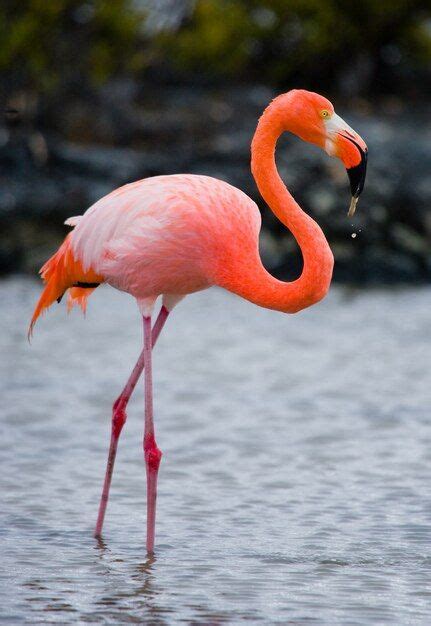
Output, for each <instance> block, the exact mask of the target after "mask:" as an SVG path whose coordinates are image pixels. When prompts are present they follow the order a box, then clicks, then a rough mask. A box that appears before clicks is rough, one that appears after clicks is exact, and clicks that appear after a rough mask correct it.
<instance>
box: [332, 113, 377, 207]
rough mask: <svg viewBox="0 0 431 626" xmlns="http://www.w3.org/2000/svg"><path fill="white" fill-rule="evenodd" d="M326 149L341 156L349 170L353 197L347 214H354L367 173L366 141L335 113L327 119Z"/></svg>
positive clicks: (334, 154)
mask: <svg viewBox="0 0 431 626" xmlns="http://www.w3.org/2000/svg"><path fill="white" fill-rule="evenodd" d="M325 127H326V143H325V150H326V152H327V153H328V154H330V155H331V156H337V157H338V158H340V159H341V160H342V161H343V163H344V166H345V168H346V170H347V175H348V177H349V181H350V190H351V193H352V199H351V202H350V207H349V211H348V213H347V215H348V216H349V217H351V216H352V215H354V213H355V210H356V205H357V204H358V200H359V196H360V195H361V193H362V191H363V189H364V185H365V176H366V174H367V158H368V148H367V145H366V143H365V141H364V140H363V139H362V137H360V136H359V135H358V133H356V132H355V131H354V130H353V128H351V127H350V126H349V125H348V124H346V122H345V121H344V120H343V119H342V118H341V117H340V116H339V115H336V114H335V113H334V114H333V115H332V116H331V118H329V119H328V120H326V121H325Z"/></svg>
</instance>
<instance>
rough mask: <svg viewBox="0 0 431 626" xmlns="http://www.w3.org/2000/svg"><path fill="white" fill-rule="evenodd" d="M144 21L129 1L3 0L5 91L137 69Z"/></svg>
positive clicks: (0, 39)
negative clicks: (8, 86)
mask: <svg viewBox="0 0 431 626" xmlns="http://www.w3.org/2000/svg"><path fill="white" fill-rule="evenodd" d="M144 20H145V14H144V13H143V12H142V11H139V10H138V9H137V8H136V4H135V3H134V2H133V0H112V1H104V0H92V1H88V2H82V0H81V1H79V0H54V1H52V0H19V1H18V2H17V0H3V2H2V8H1V10H0V72H2V73H3V76H4V78H6V80H7V81H8V82H9V84H10V85H11V87H17V88H22V87H23V86H25V87H30V88H35V89H36V90H37V91H47V92H50V91H52V90H53V89H55V88H58V87H61V88H62V89H63V88H64V87H65V86H67V87H69V88H73V87H75V88H76V85H77V84H82V85H85V84H97V83H100V82H103V81H104V80H106V79H107V78H109V77H110V76H112V75H113V74H116V73H118V72H130V71H134V70H138V69H140V68H141V67H142V66H143V50H142V36H141V25H142V23H143V21H144Z"/></svg>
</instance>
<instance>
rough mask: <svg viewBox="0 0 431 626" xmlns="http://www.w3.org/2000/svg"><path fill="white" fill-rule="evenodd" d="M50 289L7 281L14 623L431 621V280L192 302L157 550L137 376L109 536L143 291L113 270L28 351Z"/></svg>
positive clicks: (176, 367)
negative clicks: (32, 325) (297, 308)
mask: <svg viewBox="0 0 431 626" xmlns="http://www.w3.org/2000/svg"><path fill="white" fill-rule="evenodd" d="M38 291H39V285H37V286H35V285H33V284H32V283H30V282H28V281H26V280H13V281H6V282H5V283H3V284H0V296H1V297H0V315H1V319H2V320H3V325H2V328H3V330H4V331H5V330H6V329H7V332H3V333H1V334H0V351H1V353H2V354H6V355H11V358H8V359H6V360H3V362H2V363H1V364H0V393H1V396H2V405H1V407H0V411H1V413H2V415H1V423H2V425H3V427H4V428H3V432H2V438H1V441H0V449H1V458H2V461H3V464H4V468H2V471H1V472H0V493H1V498H2V505H1V507H0V533H1V539H2V543H1V565H2V566H3V572H0V607H1V611H2V614H3V615H2V618H3V621H4V623H5V624H7V625H9V624H13V623H18V624H20V623H31V624H73V623H84V624H86V623H106V624H122V623H138V624H141V623H148V624H155V625H158V624H160V625H164V624H168V625H169V626H170V625H171V624H205V625H207V624H215V625H216V624H225V623H229V624H230V623H232V624H236V623H241V622H243V623H246V624H254V623H256V624H257V623H262V624H272V623H294V624H301V623H304V624H307V623H310V624H311V623H318V624H319V626H320V625H323V626H326V625H331V626H332V625H333V624H336V623H341V624H344V623H352V624H353V623H354V624H355V626H356V625H359V626H362V625H364V626H365V625H367V626H368V625H374V624H376V623H388V624H390V623H397V624H398V623H412V624H413V623H414V624H427V623H428V622H429V614H430V611H431V607H430V597H431V588H430V582H429V581H430V580H431V558H430V557H429V554H428V553H429V544H430V537H431V527H430V522H429V514H430V505H429V503H430V502H431V487H430V484H431V483H430V481H429V479H428V478H429V463H430V460H431V452H430V451H431V423H430V420H429V406H430V401H431V385H430V384H429V361H430V351H431V350H430V346H429V343H428V341H429V339H428V337H429V323H430V322H429V320H430V310H431V291H430V290H428V289H415V290H409V291H402V290H400V291H398V292H392V291H373V292H368V293H364V294H360V295H358V296H357V297H351V296H350V297H348V292H346V291H338V290H337V289H333V290H332V294H331V296H330V297H329V299H327V300H325V301H324V302H323V303H322V304H320V305H318V306H316V307H314V308H313V309H310V310H307V311H304V312H303V313H301V314H299V315H297V316H283V315H280V314H277V313H274V312H271V311H264V310H261V309H257V308H253V307H251V305H248V304H247V303H246V302H241V301H240V300H239V299H237V298H234V297H232V296H229V295H227V294H224V293H223V292H221V291H211V292H208V293H201V294H196V295H195V296H192V297H190V298H189V299H187V300H186V301H185V302H184V303H183V304H182V306H180V307H178V310H176V311H175V319H174V318H173V320H172V323H171V324H170V325H169V326H168V327H167V328H166V332H165V333H164V335H163V336H162V337H161V340H160V344H159V345H158V346H157V350H156V351H155V359H154V367H155V369H156V370H157V376H156V388H155V409H156V426H157V434H158V441H159V442H160V446H161V448H162V450H163V452H164V456H163V463H162V466H161V470H160V490H159V498H158V528H157V533H158V534H157V549H156V555H155V557H154V556H152V557H151V558H145V468H144V464H143V458H142V444H141V441H142V426H143V424H142V420H143V401H142V400H143V399H142V395H143V394H142V385H141V386H138V388H137V390H136V398H135V399H134V400H133V401H132V403H131V405H130V408H129V411H128V414H129V418H128V422H127V424H126V426H125V428H124V431H123V435H122V440H121V442H120V446H119V451H118V457H117V459H118V460H117V467H116V471H115V474H114V478H113V484H112V494H111V499H110V503H109V507H108V511H107V517H106V527H105V535H104V538H103V539H99V540H95V539H94V538H93V536H92V530H93V524H94V522H95V519H96V515H97V504H98V499H99V496H100V487H101V482H102V479H103V473H104V464H105V455H106V446H107V442H108V438H109V432H110V414H111V411H110V406H111V403H112V401H113V399H114V398H115V396H116V394H117V393H118V391H119V390H120V388H121V385H122V383H123V382H124V380H125V379H126V378H127V376H128V373H129V369H130V367H131V365H132V363H133V362H134V359H135V358H136V355H137V353H138V352H139V348H140V345H141V337H140V330H141V329H140V324H139V319H138V313H137V311H136V309H135V306H134V303H133V302H132V300H131V299H127V297H126V296H124V295H123V294H118V293H116V292H114V291H113V290H109V289H108V288H106V289H104V288H101V289H100V293H98V292H99V290H97V292H96V293H95V295H94V298H93V301H92V303H91V305H90V309H89V312H88V316H87V320H83V319H82V318H81V317H80V316H79V315H71V316H70V317H66V316H65V314H64V309H63V308H62V307H61V306H60V307H58V308H57V309H55V310H53V311H52V312H50V313H49V314H48V315H47V316H46V317H45V318H44V320H42V322H41V324H40V326H39V328H38V330H37V332H36V334H35V338H34V340H33V344H32V346H31V348H30V347H29V346H28V344H27V342H26V340H25V329H26V322H27V317H28V314H29V312H30V310H31V308H32V305H33V302H34V300H35V297H36V294H37V293H38ZM1 292H3V293H1ZM12 355H13V359H12ZM406 390H407V392H406Z"/></svg>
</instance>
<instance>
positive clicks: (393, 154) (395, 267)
mask: <svg viewBox="0 0 431 626" xmlns="http://www.w3.org/2000/svg"><path fill="white" fill-rule="evenodd" d="M430 61H431V7H430V4H429V3H428V2H424V1H423V0H390V1H389V0H387V1H382V2H375V1H374V0H365V1H364V2H353V1H352V2H340V1H337V0H326V1H322V0H319V1H316V0H292V1H289V2H285V1H284V0H247V1H245V0H231V1H229V0H115V1H114V2H105V1H103V0H93V1H91V0H88V1H85V2H84V1H79V0H58V1H56V2H43V1H41V0H23V1H22V2H15V1H14V0H4V1H3V3H2V9H1V13H0V76H1V78H0V84H1V94H2V100H3V102H2V108H1V111H3V115H2V119H1V120H0V122H1V127H0V224H1V234H0V271H1V272H2V273H3V274H6V273H10V272H27V273H29V272H30V273H34V272H35V271H36V270H37V269H38V268H39V266H40V265H41V263H42V262H43V261H44V259H45V258H46V257H47V255H48V254H50V253H51V251H52V250H53V248H54V247H55V246H56V245H57V243H58V241H59V240H60V239H61V238H62V237H63V236H64V234H65V232H66V230H67V229H66V227H63V226H62V222H63V221H64V219H65V218H66V217H68V216H70V215H76V214H80V213H82V212H83V211H84V210H85V209H86V208H87V207H88V206H89V205H91V204H92V203H93V202H94V201H95V200H97V199H98V198H100V197H101V196H103V195H104V194H106V193H108V192H109V191H110V190H112V189H113V188H115V187H117V186H119V185H122V184H124V183H127V182H129V181H132V180H136V179H139V178H143V177H146V176H152V175H156V174H165V173H175V172H194V173H201V174H209V175H213V176H217V177H219V178H222V179H224V180H227V181H228V182H230V183H232V184H234V185H236V186H238V187H240V188H241V189H243V190H244V191H245V192H246V193H248V194H249V195H250V196H251V197H253V198H254V199H255V200H256V201H257V202H258V204H259V206H261V208H262V210H263V216H264V233H263V237H262V254H263V256H264V259H265V263H266V265H267V267H268V268H269V269H270V270H271V271H273V272H275V273H276V274H277V275H279V276H282V277H289V276H293V275H297V274H298V272H299V270H300V266H301V258H300V255H299V253H298V251H297V249H296V245H295V243H294V242H293V241H292V238H291V237H290V235H289V234H288V233H287V232H286V231H285V229H284V227H282V226H281V225H280V224H279V223H278V222H277V220H276V219H275V218H274V217H273V216H272V215H271V213H270V212H269V211H268V210H267V209H265V207H264V206H263V203H262V201H261V199H260V198H259V194H258V193H257V190H256V187H255V185H254V182H253V180H252V177H251V174H250V170H249V147H250V141H251V138H252V135H253V132H254V129H255V126H256V122H257V118H258V116H259V114H260V113H261V111H262V109H263V108H264V107H265V106H266V104H267V103H268V102H269V100H270V99H271V98H272V97H273V96H274V95H276V94H278V93H280V92H282V91H286V90H288V89H291V88H293V87H304V88H307V89H311V90H317V91H319V92H321V93H323V94H325V95H327V96H328V97H329V98H331V99H332V100H333V102H334V103H335V105H336V108H337V111H338V112H339V113H340V114H341V115H342V116H343V117H344V118H345V119H346V120H347V121H348V122H349V123H350V124H351V125H352V126H353V127H355V129H356V130H358V132H360V133H361V134H362V135H363V136H364V137H365V139H366V141H367V143H368V145H369V149H370V157H369V173H368V180H367V183H366V189H365V192H364V194H363V196H362V199H361V202H360V203H359V210H358V214H357V217H355V219H354V221H353V222H352V221H350V220H348V219H347V217H346V210H347V207H348V203H349V192H348V182H347V177H346V175H345V172H344V170H343V169H342V166H341V165H340V164H339V163H338V162H335V161H334V160H331V159H328V157H327V156H326V155H324V154H321V153H320V152H319V151H318V150H313V149H312V148H310V146H307V145H303V144H302V143H300V142H299V141H296V140H295V139H294V138H291V137H286V138H285V139H283V140H282V141H281V142H280V146H279V151H278V166H279V168H280V171H281V173H282V175H283V177H284V179H285V181H286V183H287V184H288V186H289V187H290V188H291V190H292V191H293V193H294V195H295V196H296V198H297V199H298V201H299V202H300V204H301V205H302V206H303V207H304V208H305V209H306V210H307V211H309V212H310V213H311V214H312V215H313V216H314V217H315V218H316V219H317V220H318V221H319V223H320V224H321V226H322V227H323V229H324V231H325V233H326V234H327V236H328V239H329V241H330V243H331V246H332V248H333V250H334V253H335V257H336V266H335V279H336V280H340V281H344V282H346V281H348V282H354V283H357V284H364V283H365V284H370V283H388V282H389V283H394V282H395V283H397V282H408V283H412V282H414V281H419V282H424V281H429V279H430V277H431V263H430V257H429V250H430V240H431V213H430V212H429V207H430V206H431V177H430V176H429V172H430V170H431V116H430V107H429V99H430V95H429V94H430V93H431V63H430ZM353 232H354V233H356V237H355V238H354V239H353V238H352V237H351V235H352V233H353Z"/></svg>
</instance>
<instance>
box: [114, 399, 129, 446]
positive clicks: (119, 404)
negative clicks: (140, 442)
mask: <svg viewBox="0 0 431 626" xmlns="http://www.w3.org/2000/svg"><path fill="white" fill-rule="evenodd" d="M126 419H127V413H126V407H125V405H124V402H123V400H122V398H121V397H120V398H118V399H117V400H116V401H115V402H114V406H113V407H112V434H113V435H114V437H115V438H118V437H119V436H120V433H121V431H122V429H123V426H124V424H125V422H126Z"/></svg>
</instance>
